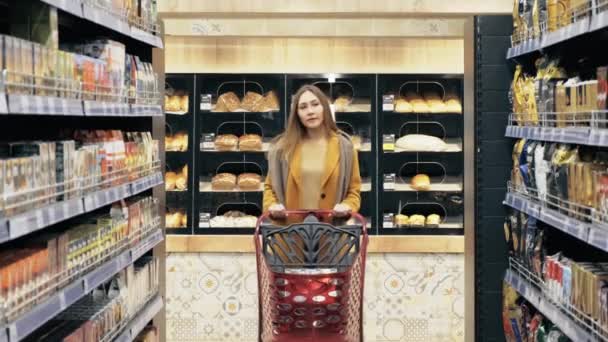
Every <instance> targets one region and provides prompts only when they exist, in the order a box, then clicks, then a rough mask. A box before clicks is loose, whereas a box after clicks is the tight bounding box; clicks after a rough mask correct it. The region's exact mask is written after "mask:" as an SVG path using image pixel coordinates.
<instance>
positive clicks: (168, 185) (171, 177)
mask: <svg viewBox="0 0 608 342" xmlns="http://www.w3.org/2000/svg"><path fill="white" fill-rule="evenodd" d="M176 180H177V175H176V174H175V172H167V173H165V191H172V190H175V181H176Z"/></svg>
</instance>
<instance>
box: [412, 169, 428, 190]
mask: <svg viewBox="0 0 608 342" xmlns="http://www.w3.org/2000/svg"><path fill="white" fill-rule="evenodd" d="M411 186H412V189H414V190H417V191H428V190H430V189H431V179H430V178H429V176H428V175H426V174H424V173H421V174H417V175H415V176H414V177H412V181H411Z"/></svg>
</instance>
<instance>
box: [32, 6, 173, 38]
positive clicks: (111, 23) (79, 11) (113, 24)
mask: <svg viewBox="0 0 608 342" xmlns="http://www.w3.org/2000/svg"><path fill="white" fill-rule="evenodd" d="M42 1H43V2H45V3H47V4H49V5H51V6H54V7H56V8H59V9H61V10H64V11H66V12H68V13H70V14H73V15H75V16H77V17H79V18H83V19H86V20H88V21H90V22H93V23H95V24H98V25H101V26H104V27H106V28H109V29H111V30H114V31H116V32H118V33H121V34H123V35H125V36H128V37H131V38H133V39H135V40H138V41H140V42H142V43H145V44H148V45H150V46H153V47H156V48H163V41H162V39H161V38H160V37H159V36H157V35H154V34H152V33H151V32H148V31H144V30H142V29H141V28H138V27H136V26H133V25H130V24H129V23H128V22H127V20H125V18H121V17H120V16H119V15H114V14H112V13H110V12H109V11H108V10H106V9H102V8H100V7H98V6H97V5H95V2H94V1H92V0H42Z"/></svg>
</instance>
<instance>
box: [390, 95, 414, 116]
mask: <svg viewBox="0 0 608 342" xmlns="http://www.w3.org/2000/svg"><path fill="white" fill-rule="evenodd" d="M413 111H414V108H412V105H411V104H410V103H409V101H408V100H406V99H404V98H398V99H396V100H395V112H397V113H411V112H413Z"/></svg>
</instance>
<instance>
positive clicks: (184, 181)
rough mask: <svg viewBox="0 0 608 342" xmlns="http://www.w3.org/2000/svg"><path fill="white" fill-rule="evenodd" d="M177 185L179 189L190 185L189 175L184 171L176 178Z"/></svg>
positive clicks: (182, 189) (184, 188)
mask: <svg viewBox="0 0 608 342" xmlns="http://www.w3.org/2000/svg"><path fill="white" fill-rule="evenodd" d="M175 187H176V188H177V190H181V191H184V190H186V189H187V187H188V177H187V176H186V175H184V174H183V173H182V174H180V175H178V176H177V178H176V179H175Z"/></svg>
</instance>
